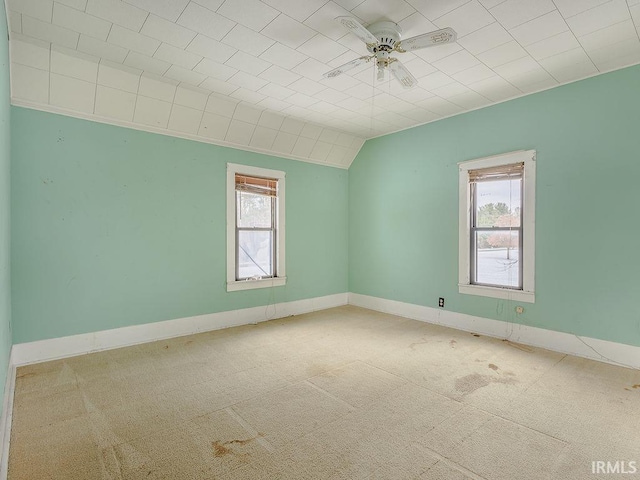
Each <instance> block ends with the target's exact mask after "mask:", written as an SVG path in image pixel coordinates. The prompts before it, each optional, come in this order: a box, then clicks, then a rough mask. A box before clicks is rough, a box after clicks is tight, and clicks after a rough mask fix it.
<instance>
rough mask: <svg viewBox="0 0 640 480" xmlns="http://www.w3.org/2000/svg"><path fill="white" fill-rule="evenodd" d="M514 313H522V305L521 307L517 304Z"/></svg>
mask: <svg viewBox="0 0 640 480" xmlns="http://www.w3.org/2000/svg"><path fill="white" fill-rule="evenodd" d="M516 313H517V314H518V315H520V314H521V313H524V307H521V306H519V305H518V306H517V307H516Z"/></svg>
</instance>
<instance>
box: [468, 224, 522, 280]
mask: <svg viewBox="0 0 640 480" xmlns="http://www.w3.org/2000/svg"><path fill="white" fill-rule="evenodd" d="M519 243H520V232H519V231H517V230H516V231H511V232H509V231H500V232H477V233H476V242H475V248H476V278H475V283H480V284H485V285H498V286H502V287H515V288H517V287H519V286H520V249H519Z"/></svg>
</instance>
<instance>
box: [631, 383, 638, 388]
mask: <svg viewBox="0 0 640 480" xmlns="http://www.w3.org/2000/svg"><path fill="white" fill-rule="evenodd" d="M631 388H640V383H637V384H635V385H631Z"/></svg>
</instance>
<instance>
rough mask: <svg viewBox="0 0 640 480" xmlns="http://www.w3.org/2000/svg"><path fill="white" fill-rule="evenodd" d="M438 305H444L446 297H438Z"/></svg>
mask: <svg viewBox="0 0 640 480" xmlns="http://www.w3.org/2000/svg"><path fill="white" fill-rule="evenodd" d="M438 306H439V307H444V298H442V297H440V298H438Z"/></svg>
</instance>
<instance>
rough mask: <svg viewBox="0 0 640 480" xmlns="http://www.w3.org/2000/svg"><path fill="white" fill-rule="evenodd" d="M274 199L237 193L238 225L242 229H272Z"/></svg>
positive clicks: (253, 194)
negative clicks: (272, 204)
mask: <svg viewBox="0 0 640 480" xmlns="http://www.w3.org/2000/svg"><path fill="white" fill-rule="evenodd" d="M273 200H274V198H273V197H268V196H266V195H257V194H255V193H247V192H240V191H236V215H237V225H238V227H240V228H272V223H271V222H272V215H271V203H272V202H273Z"/></svg>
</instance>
